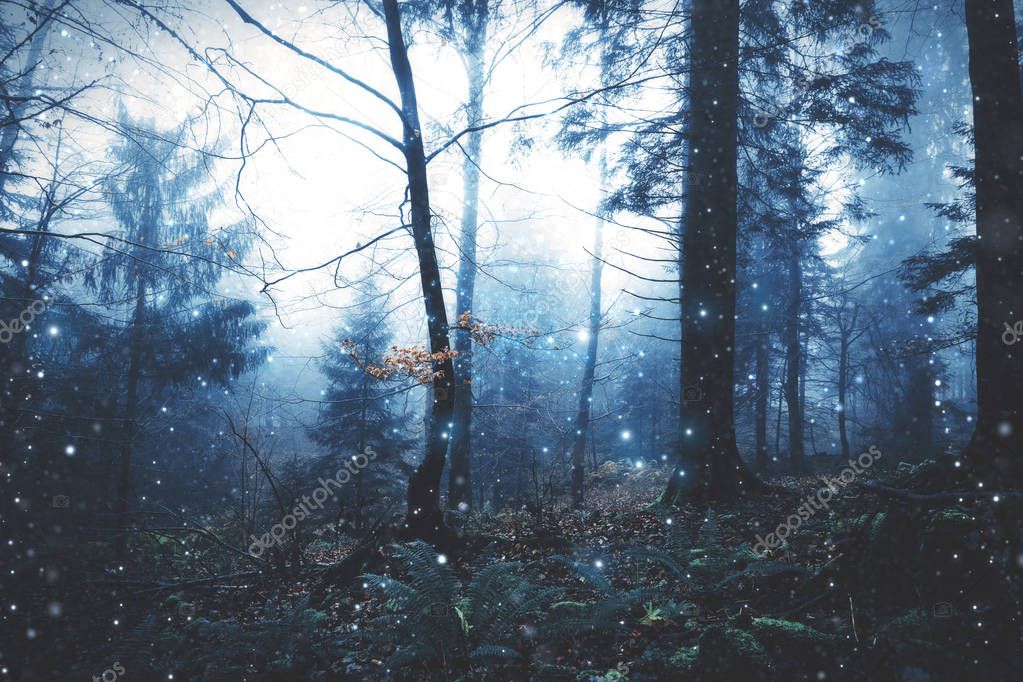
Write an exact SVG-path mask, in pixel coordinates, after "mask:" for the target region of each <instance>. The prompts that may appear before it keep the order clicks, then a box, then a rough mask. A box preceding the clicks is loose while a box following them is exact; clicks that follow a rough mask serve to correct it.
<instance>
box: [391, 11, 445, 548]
mask: <svg viewBox="0 0 1023 682" xmlns="http://www.w3.org/2000/svg"><path fill="white" fill-rule="evenodd" d="M383 8H384V19H385V21H386V23H387V45H388V51H389V53H390V58H391V69H392V71H393V72H394V78H395V81H396V82H397V84H398V91H399V92H400V93H401V110H402V118H403V121H402V123H403V135H402V142H403V152H404V155H405V168H406V170H407V172H408V183H409V200H410V203H411V222H412V237H413V239H414V241H415V246H416V256H417V257H418V259H419V278H420V283H421V286H422V290H423V303H424V305H425V308H426V321H427V329H428V331H429V336H430V351H431V352H432V353H444V352H446V351H448V350H449V349H450V341H449V340H448V316H447V310H446V309H445V307H444V290H443V288H442V286H441V278H440V267H439V265H438V263H437V250H436V248H435V247H434V243H433V228H432V227H431V224H430V218H431V216H430V192H429V185H428V182H427V177H426V153H425V151H424V149H423V136H422V128H421V126H420V124H419V105H418V103H417V100H416V88H415V80H414V79H413V77H412V65H411V64H410V63H409V60H408V50H407V48H406V46H405V38H404V37H403V36H402V26H401V12H400V10H399V9H398V1H397V0H383ZM434 369H435V370H436V371H437V375H436V376H435V377H434V380H433V396H432V398H433V400H432V402H431V403H430V405H429V406H428V409H427V418H426V456H425V457H424V458H423V461H422V462H420V464H419V467H418V468H417V469H416V470H415V472H414V473H413V474H412V477H411V478H410V479H409V483H408V511H407V513H406V516H405V529H404V530H405V533H404V534H405V536H406V537H409V538H419V539H422V540H425V541H427V542H430V543H432V544H434V545H438V546H444V545H448V544H450V542H451V540H452V539H453V538H452V537H451V532H450V530H449V529H448V528H447V526H446V525H445V524H444V517H443V514H442V513H441V509H440V483H441V476H443V474H444V460H445V458H446V455H447V449H448V439H447V438H446V435H445V430H446V429H447V428H448V424H449V423H450V421H451V416H452V412H453V407H454V391H453V390H452V382H453V377H454V367H453V364H452V362H451V359H450V357H447V356H446V355H445V356H444V359H441V360H438V361H436V362H435V363H434Z"/></svg>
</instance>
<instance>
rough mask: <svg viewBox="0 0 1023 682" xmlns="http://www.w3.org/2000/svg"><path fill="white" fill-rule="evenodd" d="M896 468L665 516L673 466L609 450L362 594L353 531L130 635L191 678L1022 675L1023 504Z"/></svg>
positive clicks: (938, 473)
mask: <svg viewBox="0 0 1023 682" xmlns="http://www.w3.org/2000/svg"><path fill="white" fill-rule="evenodd" d="M886 464H888V465H889V466H888V467H887V468H886V469H884V470H882V468H881V467H875V468H874V469H871V470H870V471H868V472H864V473H863V474H862V475H860V476H857V478H856V480H855V481H852V482H849V484H848V485H840V486H839V485H834V484H833V485H832V493H833V496H829V497H831V499H830V500H828V504H827V505H826V506H824V507H822V508H821V509H819V510H818V509H816V508H815V507H814V506H812V505H809V506H806V507H803V509H804V516H805V517H806V518H801V517H800V515H799V513H798V511H797V510H799V509H800V508H801V505H803V504H804V502H805V501H806V500H807V499H808V496H818V497H817V499H822V498H820V497H819V494H820V493H821V491H822V490H825V489H827V481H826V479H825V478H824V475H823V474H822V473H817V474H814V475H808V476H803V477H773V478H771V479H769V480H770V483H771V485H773V486H774V487H775V489H776V492H775V493H774V494H771V495H763V496H756V497H751V498H749V499H743V500H738V501H735V502H732V503H729V504H719V505H716V506H714V507H710V506H701V507H694V506H683V507H680V508H674V509H670V510H668V509H664V508H663V507H661V506H659V505H657V504H654V503H655V502H656V500H657V497H658V494H659V493H660V491H661V490H662V489H663V484H664V479H665V477H666V476H667V475H668V473H667V471H666V470H664V469H659V468H657V467H647V468H644V469H629V470H626V469H624V468H623V467H620V466H616V465H614V464H605V465H604V466H602V467H601V468H600V469H599V470H598V471H597V472H595V473H594V474H593V475H591V477H590V481H589V489H588V499H587V505H586V508H585V509H582V510H571V509H568V508H565V507H554V508H551V509H547V510H544V511H543V513H542V514H541V513H537V512H536V510H535V509H533V510H526V509H522V510H519V511H510V512H504V513H500V514H496V515H486V516H479V515H477V516H473V517H472V518H470V519H469V520H467V521H466V527H465V533H466V538H467V539H468V540H467V543H468V544H467V546H466V548H463V550H462V551H460V552H458V553H457V554H455V555H452V556H451V557H447V556H444V555H438V554H437V553H436V552H435V551H434V550H433V549H432V548H429V547H428V546H426V545H402V546H398V545H388V546H382V547H374V548H373V549H372V550H371V552H370V556H369V560H368V563H367V565H366V566H365V567H364V570H365V572H366V574H367V575H366V576H363V577H360V578H358V579H356V581H355V584H354V586H353V587H351V588H349V587H348V586H346V585H342V584H338V583H337V582H336V581H334V580H333V579H331V578H329V577H326V576H331V575H333V574H332V573H331V567H337V566H340V565H344V564H345V560H346V559H347V558H349V557H351V556H352V554H353V553H354V552H356V551H358V549H357V547H358V544H357V543H356V541H354V540H350V541H348V542H344V543H339V542H337V541H336V540H332V539H318V540H316V541H315V542H313V543H312V544H311V545H310V546H309V547H307V548H306V557H307V565H308V566H309V567H310V568H308V569H307V570H305V571H302V572H300V573H298V574H295V575H292V576H291V577H290V578H288V579H287V580H282V579H280V578H278V579H276V580H262V581H260V582H258V583H253V584H249V585H247V586H244V587H242V586H239V587H237V588H235V589H219V590H215V589H199V590H182V591H180V592H177V593H174V594H171V595H170V597H169V598H167V600H166V602H165V603H164V605H163V607H162V608H163V609H164V610H165V612H166V613H168V614H170V615H169V616H168V617H167V618H166V619H165V620H166V621H167V623H169V625H159V624H158V623H157V622H155V621H150V622H149V624H148V626H147V627H148V628H149V629H148V630H147V629H146V628H145V627H142V628H141V629H139V630H138V631H136V632H134V633H133V634H132V635H131V636H129V638H128V640H129V644H130V643H131V640H132V637H135V638H137V639H139V641H142V640H145V641H147V642H151V644H150V651H149V652H148V653H149V655H150V657H151V658H152V660H153V661H154V663H152V665H153V666H154V668H155V669H158V670H161V671H164V676H166V671H167V670H168V669H170V670H176V671H179V672H178V673H177V674H176V675H175V677H174V678H173V679H188V680H192V679H197V680H200V679H209V680H219V679H247V680H278V679H279V680H285V679H322V680H333V679H371V680H375V679H381V680H386V679H416V680H418V679H424V680H426V679H429V680H433V679H443V680H475V679H480V680H483V679H486V680H505V679H509V680H526V679H536V680H577V681H587V682H588V681H591V680H593V681H603V682H612V681H623V680H632V681H633V682H638V681H642V680H657V679H697V680H804V679H805V680H899V681H904V682H925V681H927V680H959V679H972V678H975V677H976V676H977V675H984V676H985V677H986V678H987V679H988V680H1009V679H1018V678H1016V677H1015V674H1014V673H1013V672H1012V671H1013V670H1016V671H1017V672H1018V669H1019V666H1020V664H1021V662H1023V655H1021V642H1023V638H1021V634H1023V633H1021V631H1020V627H1019V623H1020V618H1019V616H1020V614H1019V608H1020V604H1021V596H1023V591H1021V580H1020V572H1019V569H1020V567H1021V566H1023V554H1021V553H1020V552H1021V549H1020V542H1019V540H1020V533H1019V526H1018V525H1014V526H1012V527H1011V529H1010V530H1009V531H1008V533H1009V535H1010V536H1011V537H1014V538H1015V540H1013V539H1011V538H1010V540H1009V541H1008V542H1006V541H1005V539H1004V538H1005V537H1006V533H1007V531H1006V524H1007V523H1018V521H1009V520H1007V519H1009V518H1010V517H1011V518H1013V519H1018V518H1019V513H1018V510H1019V500H1018V498H1016V497H1012V496H1010V499H1000V500H998V501H994V500H993V499H992V498H991V497H988V496H983V497H981V496H970V495H968V494H963V496H961V497H956V496H950V495H948V494H947V493H944V492H941V491H947V490H949V489H951V488H950V487H949V486H951V485H953V484H952V482H951V479H952V478H954V470H953V469H952V468H951V467H952V465H951V463H950V462H948V463H942V464H938V463H934V462H926V463H923V464H915V465H909V464H900V465H898V466H894V465H893V464H894V463H886ZM833 467H834V465H831V467H828V466H827V465H825V466H823V467H821V468H822V469H830V471H829V473H828V477H829V478H830V479H831V480H832V482H834V481H835V479H834V476H835V475H837V473H838V470H837V468H833ZM1010 509H1012V510H1015V511H1014V512H1011V513H1008V512H1006V510H1010ZM793 515H794V516H793ZM793 519H795V520H793ZM786 523H789V524H790V525H791V526H792V527H793V528H792V532H791V534H789V535H788V537H787V538H786V540H785V542H784V543H779V545H780V546H778V547H773V548H764V549H766V551H764V552H762V553H759V554H758V553H756V552H753V551H751V548H752V547H753V546H755V545H756V543H757V542H758V536H760V537H767V536H768V533H770V532H773V531H775V530H776V528H778V527H779V525H780V524H786ZM154 628H155V629H154ZM157 630H159V632H157ZM157 654H159V655H157ZM120 655H121V656H122V659H124V658H129V657H131V656H132V653H131V652H128V651H126V652H124V653H121V654H120ZM110 660H113V659H110ZM156 661H159V663H156ZM125 665H126V666H128V663H125ZM133 665H136V664H134V663H133ZM137 665H141V664H137ZM232 665H235V666H236V668H235V669H236V670H241V671H242V674H241V676H240V677H232V673H231V672H230V671H231V670H233V669H232V667H231V666H232ZM299 672H301V675H300V676H299V677H295V675H296V674H298V673H299ZM221 673H223V676H222V677H221V676H218V675H220V674H221Z"/></svg>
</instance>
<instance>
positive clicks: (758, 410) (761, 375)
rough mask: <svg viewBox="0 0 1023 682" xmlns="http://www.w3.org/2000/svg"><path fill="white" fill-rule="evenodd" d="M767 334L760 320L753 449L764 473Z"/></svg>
mask: <svg viewBox="0 0 1023 682" xmlns="http://www.w3.org/2000/svg"><path fill="white" fill-rule="evenodd" d="M769 340H770V339H769V334H768V330H767V324H766V323H765V322H764V321H763V320H761V322H760V324H759V325H758V326H757V341H756V343H757V347H756V372H755V374H754V380H755V382H756V401H755V403H754V412H755V416H754V422H755V427H754V431H755V434H756V436H755V447H756V464H757V468H758V469H760V470H761V471H764V470H765V469H766V468H767V467H768V466H769V462H770V458H769V457H768V456H767V403H768V400H769V399H770V396H771V366H770V362H771V359H770V356H769V355H768V341H769Z"/></svg>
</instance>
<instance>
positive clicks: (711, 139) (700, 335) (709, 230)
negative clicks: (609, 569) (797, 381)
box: [663, 0, 760, 504]
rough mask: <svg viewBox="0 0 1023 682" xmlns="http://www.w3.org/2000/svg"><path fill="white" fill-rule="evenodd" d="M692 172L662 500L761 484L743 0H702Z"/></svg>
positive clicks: (695, 20)
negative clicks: (749, 336)
mask: <svg viewBox="0 0 1023 682" xmlns="http://www.w3.org/2000/svg"><path fill="white" fill-rule="evenodd" d="M691 17H692V18H691V25H690V34H691V36H692V37H691V38H690V55H691V72H690V75H689V101H690V102H691V114H690V123H689V131H688V136H689V150H690V153H689V166H690V176H691V177H694V178H698V179H699V182H698V183H692V182H690V183H689V186H688V187H687V194H686V201H685V215H684V221H683V226H682V230H681V232H682V244H681V246H682V248H681V250H680V253H679V257H680V261H679V272H680V278H681V279H680V281H681V287H682V291H681V294H682V296H681V299H682V300H681V315H682V349H681V354H682V373H681V385H682V386H681V388H682V392H681V400H680V412H679V416H680V421H679V428H680V429H681V433H680V447H679V461H678V464H677V466H676V467H675V471H674V472H673V474H672V477H671V479H670V480H669V481H668V486H667V489H666V490H665V494H664V497H663V501H664V502H666V503H668V504H674V503H676V502H678V501H679V500H680V498H681V497H682V496H686V495H690V494H692V495H694V496H698V497H733V496H737V495H740V494H743V493H744V492H747V491H749V490H751V489H753V488H757V487H760V483H759V481H758V480H757V479H756V477H755V476H753V475H752V474H751V473H750V472H749V470H748V469H747V468H746V465H745V463H744V462H743V461H742V459H741V458H740V457H739V451H738V448H737V446H736V443H735V422H734V408H733V394H734V377H733V372H734V359H735V357H734V356H735V267H736V232H737V216H736V212H737V196H738V195H737V186H738V179H737V172H736V162H737V158H738V147H737V142H738V140H737V126H738V105H739V68H738V58H739V0H693V4H692V14H691Z"/></svg>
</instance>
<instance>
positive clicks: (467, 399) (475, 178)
mask: <svg viewBox="0 0 1023 682" xmlns="http://www.w3.org/2000/svg"><path fill="white" fill-rule="evenodd" d="M481 4H482V6H483V9H481V10H480V12H481V13H482V16H481V17H479V18H478V21H479V22H480V24H479V25H478V26H476V27H475V30H473V31H471V35H470V41H471V43H470V44H469V45H468V46H467V54H466V65H467V71H468V73H467V75H468V78H469V98H468V101H467V102H466V123H467V124H468V127H470V128H471V127H473V126H477V125H479V124H480V123H481V122H482V121H483V85H484V78H485V76H484V67H485V64H484V47H483V44H484V40H485V38H486V30H487V28H486V27H487V15H486V3H481ZM467 138H468V139H467V140H466V144H465V159H464V161H463V165H462V184H463V187H462V234H461V238H460V240H459V250H460V251H461V261H460V262H459V266H458V303H457V315H458V319H459V320H461V319H462V318H463V316H466V315H469V314H470V313H471V312H472V307H473V297H474V296H475V291H476V231H477V229H478V222H479V200H480V166H479V164H480V156H481V151H482V147H483V131H482V130H475V131H473V132H471V133H469V134H468V136H467ZM455 350H456V351H458V356H457V357H456V358H455V406H454V415H453V417H452V425H451V447H450V457H451V459H450V468H449V470H448V508H449V509H458V510H459V511H469V509H470V507H471V506H472V467H471V459H470V457H471V447H470V445H471V442H472V337H471V336H470V335H469V333H468V331H466V330H463V329H459V330H457V331H456V332H455Z"/></svg>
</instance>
